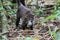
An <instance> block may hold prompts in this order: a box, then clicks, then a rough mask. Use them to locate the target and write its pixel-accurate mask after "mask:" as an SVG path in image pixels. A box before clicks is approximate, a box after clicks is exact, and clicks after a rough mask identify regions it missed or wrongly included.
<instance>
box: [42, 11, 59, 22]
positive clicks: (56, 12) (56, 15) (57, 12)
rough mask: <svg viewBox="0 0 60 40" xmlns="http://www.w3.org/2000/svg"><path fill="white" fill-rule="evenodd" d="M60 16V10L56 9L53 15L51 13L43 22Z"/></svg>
mask: <svg viewBox="0 0 60 40" xmlns="http://www.w3.org/2000/svg"><path fill="white" fill-rule="evenodd" d="M58 16H59V17H60V10H55V11H54V12H53V14H52V15H50V16H48V17H46V18H45V19H43V20H42V22H47V21H49V19H50V20H51V19H55V18H57V17H58Z"/></svg>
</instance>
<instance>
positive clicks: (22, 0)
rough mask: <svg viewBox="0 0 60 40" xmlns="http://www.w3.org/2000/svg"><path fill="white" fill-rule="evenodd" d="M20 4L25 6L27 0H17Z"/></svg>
mask: <svg viewBox="0 0 60 40" xmlns="http://www.w3.org/2000/svg"><path fill="white" fill-rule="evenodd" d="M16 1H17V4H18V6H20V5H21V4H23V5H24V6H25V0H16Z"/></svg>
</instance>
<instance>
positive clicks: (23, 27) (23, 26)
mask: <svg viewBox="0 0 60 40" xmlns="http://www.w3.org/2000/svg"><path fill="white" fill-rule="evenodd" d="M27 24H28V20H27V18H24V20H23V23H22V29H23V30H25V29H26V28H27Z"/></svg>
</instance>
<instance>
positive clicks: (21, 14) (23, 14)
mask: <svg viewBox="0 0 60 40" xmlns="http://www.w3.org/2000/svg"><path fill="white" fill-rule="evenodd" d="M22 2H23V1H22ZM17 3H18V10H17V14H16V28H19V26H18V25H19V21H20V18H23V23H22V29H23V30H25V28H26V27H27V25H28V21H29V20H31V23H32V25H31V26H30V29H31V30H33V19H34V14H33V12H32V11H31V10H30V9H29V8H27V7H25V6H24V5H25V4H24V5H23V4H22V3H21V2H20V0H17Z"/></svg>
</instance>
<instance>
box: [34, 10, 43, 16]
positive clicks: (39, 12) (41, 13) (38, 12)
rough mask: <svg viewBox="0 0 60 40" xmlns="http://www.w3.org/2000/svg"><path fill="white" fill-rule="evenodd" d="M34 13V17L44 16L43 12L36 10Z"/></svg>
mask: <svg viewBox="0 0 60 40" xmlns="http://www.w3.org/2000/svg"><path fill="white" fill-rule="evenodd" d="M34 13H35V15H39V14H40V15H42V16H44V11H43V10H38V9H36V10H35V11H34Z"/></svg>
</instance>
